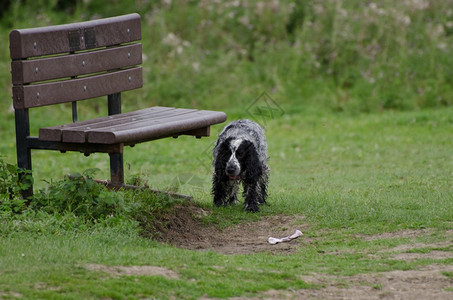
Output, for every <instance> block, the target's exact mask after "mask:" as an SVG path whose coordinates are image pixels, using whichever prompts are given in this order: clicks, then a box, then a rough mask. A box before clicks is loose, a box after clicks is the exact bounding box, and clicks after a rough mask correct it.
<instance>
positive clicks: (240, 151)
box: [236, 149, 245, 158]
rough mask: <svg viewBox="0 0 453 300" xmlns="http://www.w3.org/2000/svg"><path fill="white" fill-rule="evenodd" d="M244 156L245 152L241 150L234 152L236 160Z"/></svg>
mask: <svg viewBox="0 0 453 300" xmlns="http://www.w3.org/2000/svg"><path fill="white" fill-rule="evenodd" d="M244 156H245V151H244V150H242V149H238V151H236V157H237V158H243V157H244Z"/></svg>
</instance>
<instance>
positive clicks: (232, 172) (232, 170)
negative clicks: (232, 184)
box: [225, 166, 236, 175]
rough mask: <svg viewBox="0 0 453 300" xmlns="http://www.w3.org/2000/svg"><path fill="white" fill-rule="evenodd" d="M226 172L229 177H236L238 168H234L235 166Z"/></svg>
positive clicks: (228, 168)
mask: <svg viewBox="0 0 453 300" xmlns="http://www.w3.org/2000/svg"><path fill="white" fill-rule="evenodd" d="M225 171H226V173H227V175H235V173H236V168H235V167H233V166H231V167H227V168H226V170H225Z"/></svg>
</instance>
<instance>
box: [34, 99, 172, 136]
mask: <svg viewBox="0 0 453 300" xmlns="http://www.w3.org/2000/svg"><path fill="white" fill-rule="evenodd" d="M172 110H174V108H173V107H162V106H154V107H150V108H145V109H141V110H136V111H130V112H126V113H122V114H118V115H112V116H108V117H101V118H96V119H92V120H86V121H79V122H75V123H70V124H64V125H59V126H53V127H46V128H40V129H39V139H40V140H45V141H52V142H61V141H62V135H63V130H67V131H68V132H76V131H87V130H88V129H87V127H90V128H96V127H99V126H100V125H101V124H107V123H113V124H115V122H124V121H123V120H130V119H131V118H158V117H160V116H162V115H163V116H167V115H168V114H171V113H172ZM74 140H76V139H75V138H74ZM78 142H79V143H84V142H85V138H84V137H83V140H80V141H78Z"/></svg>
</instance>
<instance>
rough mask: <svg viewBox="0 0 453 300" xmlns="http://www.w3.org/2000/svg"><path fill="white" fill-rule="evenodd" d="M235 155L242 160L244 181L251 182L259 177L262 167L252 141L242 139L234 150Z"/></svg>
mask: <svg viewBox="0 0 453 300" xmlns="http://www.w3.org/2000/svg"><path fill="white" fill-rule="evenodd" d="M236 157H237V158H238V159H239V160H240V161H242V162H243V165H244V169H245V174H246V178H245V179H244V180H245V182H247V183H252V182H253V181H256V180H257V179H258V178H259V177H261V175H262V173H263V168H262V165H261V162H260V160H259V159H258V152H257V151H256V148H255V145H254V144H253V143H252V142H250V141H243V142H242V143H241V145H240V146H239V147H238V149H237V151H236Z"/></svg>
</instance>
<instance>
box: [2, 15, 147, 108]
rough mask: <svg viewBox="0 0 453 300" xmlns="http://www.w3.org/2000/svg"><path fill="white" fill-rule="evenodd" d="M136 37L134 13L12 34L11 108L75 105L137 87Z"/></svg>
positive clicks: (137, 17) (139, 75)
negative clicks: (73, 103) (80, 101)
mask: <svg viewBox="0 0 453 300" xmlns="http://www.w3.org/2000/svg"><path fill="white" fill-rule="evenodd" d="M140 39H141V23H140V15H138V14H129V15H124V16H119V17H113V18H106V19H101V20H94V21H87V22H80V23H73V24H67V25H57V26H48V27H40V28H31V29H19V30H13V31H11V33H10V56H11V59H12V62H11V73H12V82H13V103H14V108H15V109H24V108H31V107H38V106H45V105H51V104H58V103H64V102H74V101H78V100H84V99H89V98H95V97H99V96H106V95H111V94H116V93H120V92H122V91H126V90H131V89H136V88H139V87H141V86H142V84H143V80H142V68H141V67H140V66H138V65H140V64H141V63H142V45H141V44H140V43H137V41H139V40H140ZM134 42H136V43H134Z"/></svg>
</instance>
